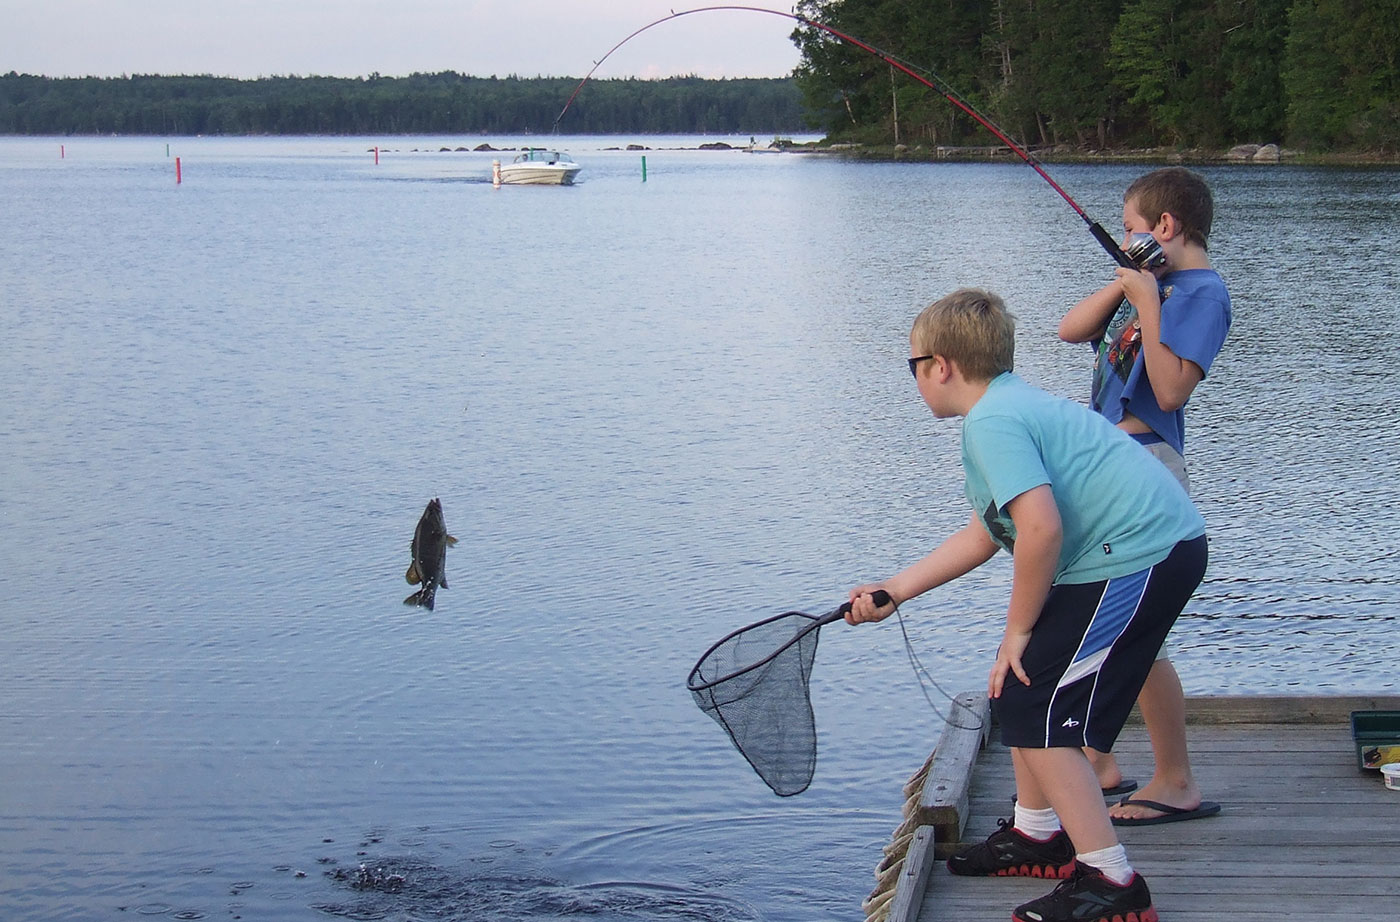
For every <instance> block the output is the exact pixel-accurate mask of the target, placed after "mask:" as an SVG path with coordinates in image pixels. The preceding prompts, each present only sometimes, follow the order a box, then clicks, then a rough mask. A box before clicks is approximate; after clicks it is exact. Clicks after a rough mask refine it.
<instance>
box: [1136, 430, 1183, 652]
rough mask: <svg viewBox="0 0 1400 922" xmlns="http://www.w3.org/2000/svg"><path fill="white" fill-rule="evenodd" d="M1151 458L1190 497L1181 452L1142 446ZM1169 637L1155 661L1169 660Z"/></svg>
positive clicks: (1160, 444) (1155, 444)
mask: <svg viewBox="0 0 1400 922" xmlns="http://www.w3.org/2000/svg"><path fill="white" fill-rule="evenodd" d="M1143 447H1144V448H1146V449H1147V450H1148V451H1150V452H1152V455H1153V457H1155V458H1156V459H1157V460H1158V461H1161V462H1162V463H1163V464H1165V465H1166V466H1167V470H1169V471H1171V472H1172V476H1173V477H1175V478H1176V482H1177V483H1179V484H1181V488H1182V489H1183V490H1185V491H1186V495H1187V496H1190V495H1191V479H1190V478H1189V477H1187V476H1186V459H1185V458H1183V457H1182V456H1181V452H1179V451H1177V450H1176V449H1175V448H1172V447H1171V446H1170V445H1168V444H1167V443H1166V442H1153V443H1152V444H1151V445H1144V446H1143ZM1171 646H1172V642H1171V636H1170V635H1168V636H1167V639H1166V640H1164V641H1162V649H1160V650H1158V651H1157V659H1171Z"/></svg>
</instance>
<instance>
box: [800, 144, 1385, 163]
mask: <svg viewBox="0 0 1400 922" xmlns="http://www.w3.org/2000/svg"><path fill="white" fill-rule="evenodd" d="M803 147H805V148H806V149H809V150H811V151H812V152H813V153H825V154H834V155H840V156H843V157H849V158H851V159H853V160H872V161H880V162H901V161H907V162H913V163H936V162H945V161H946V162H953V163H986V162H988V161H990V162H993V163H997V162H1007V163H1020V162H1021V158H1020V157H1018V156H1017V155H1016V154H1015V153H1013V152H1012V151H1011V150H1010V148H1008V147H1006V146H1004V145H1003V146H969V145H957V146H951V145H949V146H930V145H923V144H915V145H912V146H907V145H871V144H841V143H839V142H838V143H835V144H825V143H824V142H821V143H818V144H815V145H804V146H803ZM1268 147H1270V145H1260V144H1247V145H1236V146H1234V147H1231V148H1226V149H1206V148H1176V147H1148V148H1124V149H1111V150H1095V151H1079V150H1073V149H1069V148H1063V147H1062V148H1055V149H1034V148H1032V149H1031V150H1030V154H1031V156H1033V157H1034V158H1035V159H1036V160H1038V161H1040V162H1042V163H1164V164H1186V165H1200V166H1204V165H1207V164H1221V165H1224V164H1239V165H1247V166H1278V165H1288V166H1397V165H1400V155H1396V154H1382V153H1377V152H1374V151H1328V152H1313V151H1300V150H1294V149H1291V148H1278V147H1276V146H1275V147H1273V149H1272V150H1267V149H1266V148H1268ZM795 149H801V148H795Z"/></svg>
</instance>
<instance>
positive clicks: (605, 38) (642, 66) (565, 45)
mask: <svg viewBox="0 0 1400 922" xmlns="http://www.w3.org/2000/svg"><path fill="white" fill-rule="evenodd" d="M710 5H719V4H714V3H705V2H690V3H687V2H684V0H682V2H676V0H179V2H177V0H0V73H9V72H10V71H12V70H13V71H19V72H20V73H29V74H39V75H44V76H50V77H78V76H101V77H112V76H121V75H123V74H214V75H216V76H228V77H244V78H247V77H259V76H271V75H299V76H309V75H313V74H314V75H320V76H339V77H361V76H368V75H369V74H371V73H374V72H378V73H380V74H382V75H384V76H403V75H407V74H411V73H414V72H434V71H441V70H455V71H458V72H460V73H464V74H471V75H474V76H481V77H488V76H491V75H493V74H494V75H496V76H502V77H503V76H506V75H509V74H517V75H519V76H522V77H535V76H558V77H582V76H583V75H584V74H585V73H587V72H588V70H589V68H591V67H592V66H593V63H594V61H596V60H598V59H600V58H602V57H603V55H605V54H606V53H607V52H608V49H610V48H612V47H613V46H614V45H616V44H617V43H618V42H620V41H622V40H623V39H624V38H626V37H627V36H628V35H629V34H631V33H632V32H634V31H636V30H638V29H640V28H642V27H643V26H645V25H647V24H648V23H651V22H653V21H655V20H657V19H660V18H662V17H664V16H668V15H669V14H670V13H671V12H672V11H673V10H674V11H676V12H681V11H683V10H693V9H698V8H700V7H704V6H710ZM751 5H753V6H760V7H769V8H771V9H775V10H782V11H784V12H789V11H790V10H791V6H790V5H787V4H784V3H777V2H769V3H765V2H762V0H759V2H756V3H753V4H751ZM795 25H796V23H794V22H793V21H792V20H790V19H787V18H786V17H782V16H771V15H767V14H761V13H751V12H740V11H715V12H705V13H694V14H689V15H684V16H681V17H679V18H677V19H675V20H673V21H669V22H664V23H662V24H660V25H658V26H656V27H655V28H652V29H649V30H647V31H645V32H643V33H642V34H641V35H639V36H637V37H636V38H634V39H632V40H631V41H629V42H628V43H627V44H626V45H624V46H623V47H622V48H620V49H618V50H617V51H616V52H615V53H614V54H613V55H612V56H611V57H610V58H608V59H607V61H606V62H604V64H603V66H602V67H600V68H599V69H598V72H597V73H596V74H595V77H596V78H605V77H633V76H635V77H665V76H672V75H676V74H692V73H693V74H697V75H699V76H702V77H779V76H785V75H786V74H787V73H788V72H790V71H791V70H792V68H793V67H795V66H796V65H797V62H798V53H797V49H796V48H795V47H794V46H793V44H792V42H791V40H790V39H789V37H788V36H789V35H790V34H791V33H792V30H793V28H794V26H795Z"/></svg>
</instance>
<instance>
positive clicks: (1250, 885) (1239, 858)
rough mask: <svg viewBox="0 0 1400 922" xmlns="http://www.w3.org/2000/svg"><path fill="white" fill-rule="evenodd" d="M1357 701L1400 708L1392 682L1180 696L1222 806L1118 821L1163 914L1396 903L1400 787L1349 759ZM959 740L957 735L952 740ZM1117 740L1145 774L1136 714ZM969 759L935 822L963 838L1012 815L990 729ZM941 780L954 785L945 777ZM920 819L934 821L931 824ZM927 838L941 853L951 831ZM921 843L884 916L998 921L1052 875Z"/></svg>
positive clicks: (1266, 915)
mask: <svg viewBox="0 0 1400 922" xmlns="http://www.w3.org/2000/svg"><path fill="white" fill-rule="evenodd" d="M1361 709H1400V696H1384V697H1342V696H1334V697H1296V698H1295V697H1288V698H1275V697H1202V698H1190V699H1188V700H1187V711H1188V739H1189V742H1190V747H1191V755H1192V764H1193V767H1194V770H1195V772H1196V776H1197V779H1198V781H1199V782H1200V785H1201V789H1202V790H1203V791H1204V792H1205V795H1206V797H1207V799H1209V800H1214V801H1218V802H1220V803H1221V804H1222V805H1223V807H1224V810H1223V812H1222V813H1221V814H1220V815H1219V816H1215V817H1210V818H1206V819H1199V820H1191V821H1187V822H1180V823H1167V824H1162V825H1157V826H1138V827H1120V828H1119V829H1118V835H1119V839H1120V841H1122V842H1123V844H1124V845H1125V846H1126V847H1127V849H1128V858H1129V860H1130V861H1131V862H1132V863H1133V865H1134V867H1136V868H1137V869H1138V870H1139V871H1140V872H1141V873H1142V875H1143V876H1144V877H1145V878H1146V879H1147V881H1148V884H1149V886H1150V887H1151V889H1152V894H1153V901H1154V903H1155V905H1156V907H1157V911H1158V913H1159V914H1160V915H1161V917H1162V919H1163V922H1214V920H1218V919H1231V920H1233V922H1255V920H1258V922H1264V920H1266V919H1267V920H1270V922H1272V920H1273V919H1275V918H1276V917H1277V916H1278V915H1280V914H1284V915H1289V916H1301V917H1303V918H1306V919H1308V920H1309V922H1342V920H1347V922H1352V920H1355V919H1359V918H1368V917H1376V916H1380V917H1382V918H1390V917H1391V916H1393V915H1394V914H1395V912H1396V907H1397V906H1400V903H1398V902H1397V900H1400V871H1397V868H1400V862H1397V860H1396V855H1397V854H1400V792H1395V791H1390V790H1386V788H1385V787H1384V785H1383V784H1382V782H1381V778H1380V775H1379V773H1378V772H1362V771H1359V770H1358V769H1357V767H1356V750H1355V747H1354V745H1353V743H1352V738H1351V727H1350V722H1349V715H1350V713H1351V711H1352V710H1361ZM955 735H956V734H955ZM966 742H967V741H966V739H964V740H962V741H961V742H956V743H954V744H953V747H954V749H955V751H958V752H961V751H963V750H965V749H966V748H967V747H966ZM942 745H943V744H942V743H940V746H942ZM1115 751H1116V753H1117V754H1118V760H1119V764H1120V765H1121V766H1122V767H1123V769H1124V772H1125V773H1127V774H1128V775H1129V776H1130V777H1138V778H1141V779H1142V780H1144V781H1145V780H1146V779H1147V778H1148V777H1150V775H1151V773H1152V750H1151V746H1150V744H1149V743H1148V741H1147V736H1146V732H1145V730H1144V729H1143V727H1142V726H1141V724H1140V723H1136V722H1131V723H1130V724H1129V726H1128V727H1127V728H1125V729H1124V731H1123V735H1122V737H1120V739H1119V743H1118V746H1117V747H1116V749H1115ZM936 757H937V753H936V752H935V755H934V757H931V760H930V764H931V765H932V764H934V763H936V762H937V758H936ZM968 771H969V775H970V777H969V779H968V782H967V784H966V787H965V790H966V792H967V795H966V796H967V801H966V803H967V807H966V808H965V809H966V811H967V812H966V814H965V815H964V816H961V817H957V818H956V819H952V820H950V819H949V818H948V817H947V816H946V811H945V815H944V818H943V821H942V822H941V823H940V824H939V825H940V829H939V830H938V831H939V832H943V831H945V830H948V829H950V828H952V827H953V826H955V825H957V824H965V828H964V830H963V835H962V839H963V841H965V842H975V841H978V840H980V839H982V838H984V837H986V836H987V835H988V834H989V833H991V832H993V831H995V830H996V820H997V818H998V817H1006V816H1010V815H1011V797H1012V794H1013V793H1014V792H1015V783H1014V780H1013V777H1012V772H1011V758H1010V755H1009V753H1007V751H1006V749H1005V748H1004V747H1003V746H1001V744H1000V743H999V742H997V741H996V734H995V732H993V733H992V735H991V740H990V741H989V742H987V744H986V746H985V748H982V749H981V751H980V753H979V754H977V755H976V757H975V758H973V759H971V760H969V764H968ZM941 783H943V784H944V785H945V787H946V788H948V789H949V790H953V791H957V790H958V789H959V784H958V782H957V781H956V779H955V780H953V781H951V782H948V781H944V782H941ZM924 799H925V800H928V799H929V796H928V794H927V793H925V795H924ZM911 803H912V801H911ZM925 806H931V805H928V804H926V805H925ZM923 828H925V829H928V830H930V832H929V835H930V836H932V835H933V832H934V829H933V827H932V826H929V827H923ZM944 838H945V840H946V832H945V836H944ZM927 847H928V846H925V848H927ZM932 847H933V848H934V849H935V850H936V851H937V852H938V853H939V855H940V856H941V855H943V854H946V853H947V852H948V851H950V850H951V849H952V847H953V843H951V842H947V841H942V842H937V843H934V844H933V846H932ZM919 857H920V859H921V860H917V861H910V862H909V865H908V867H906V868H905V869H904V873H903V874H902V875H901V877H900V880H899V884H898V886H899V888H900V889H901V890H904V891H906V892H905V893H902V894H899V893H897V894H896V896H895V898H894V899H893V901H892V902H891V910H890V913H889V920H890V922H983V920H986V922H1005V920H1006V919H1008V918H1009V917H1010V915H1011V910H1012V909H1013V908H1014V907H1016V906H1017V905H1019V904H1021V903H1023V902H1025V901H1027V900H1031V899H1034V898H1035V897H1037V896H1040V895H1042V894H1044V893H1046V892H1048V891H1049V890H1050V889H1053V887H1054V882H1053V881H1041V880H1023V879H1015V878H994V879H989V878H968V877H955V876H953V875H950V874H949V873H948V871H947V868H946V867H945V866H944V864H943V862H942V861H941V860H928V859H927V857H925V856H924V855H922V854H920V856H919ZM919 878H922V879H919ZM915 894H917V899H914V898H912V897H914V896H915ZM901 897H903V898H901Z"/></svg>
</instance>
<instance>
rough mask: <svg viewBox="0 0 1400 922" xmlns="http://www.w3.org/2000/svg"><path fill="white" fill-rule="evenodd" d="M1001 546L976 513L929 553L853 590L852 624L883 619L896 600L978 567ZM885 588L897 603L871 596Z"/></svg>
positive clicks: (955, 577)
mask: <svg viewBox="0 0 1400 922" xmlns="http://www.w3.org/2000/svg"><path fill="white" fill-rule="evenodd" d="M997 550H998V548H997V545H996V543H995V542H993V541H992V536H991V535H989V534H987V529H986V528H984V527H983V526H982V523H981V522H979V521H978V520H977V516H976V515H973V516H972V517H971V518H969V519H968V520H967V524H966V525H964V526H963V527H962V528H960V529H958V530H957V531H955V532H953V533H952V534H951V535H949V536H948V537H947V538H946V539H945V540H944V541H943V543H942V544H940V545H938V547H936V548H934V549H933V550H932V551H930V552H929V553H928V555H927V556H925V557H923V558H922V559H921V560H919V561H917V562H916V563H913V564H911V565H909V566H908V567H905V568H904V569H903V570H900V571H899V572H898V573H896V574H895V575H894V576H891V577H890V578H889V579H887V580H885V581H884V582H883V583H868V584H866V585H864V586H857V587H856V588H855V589H852V590H851V611H850V614H848V615H846V621H847V622H848V623H850V624H860V623H861V622H863V621H883V620H884V619H885V618H888V617H889V616H890V614H891V613H892V612H893V611H894V603H902V602H907V601H909V600H910V599H912V598H914V597H915V596H918V595H922V594H924V593H925V592H928V591H929V590H930V589H933V588H935V587H937V586H942V585H943V584H944V583H947V582H951V581H952V580H955V579H957V578H958V577H959V576H962V575H963V574H965V573H970V572H971V571H973V570H975V569H977V568H978V567H980V566H981V565H982V564H984V563H986V562H987V561H988V560H991V559H992V555H994V554H996V552H997ZM876 589H883V590H885V591H886V592H888V593H889V594H890V598H891V599H893V602H892V603H891V604H889V605H886V606H884V607H883V608H881V607H878V606H876V605H875V603H874V602H873V601H872V600H871V598H870V593H872V592H874V591H875V590H876Z"/></svg>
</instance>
